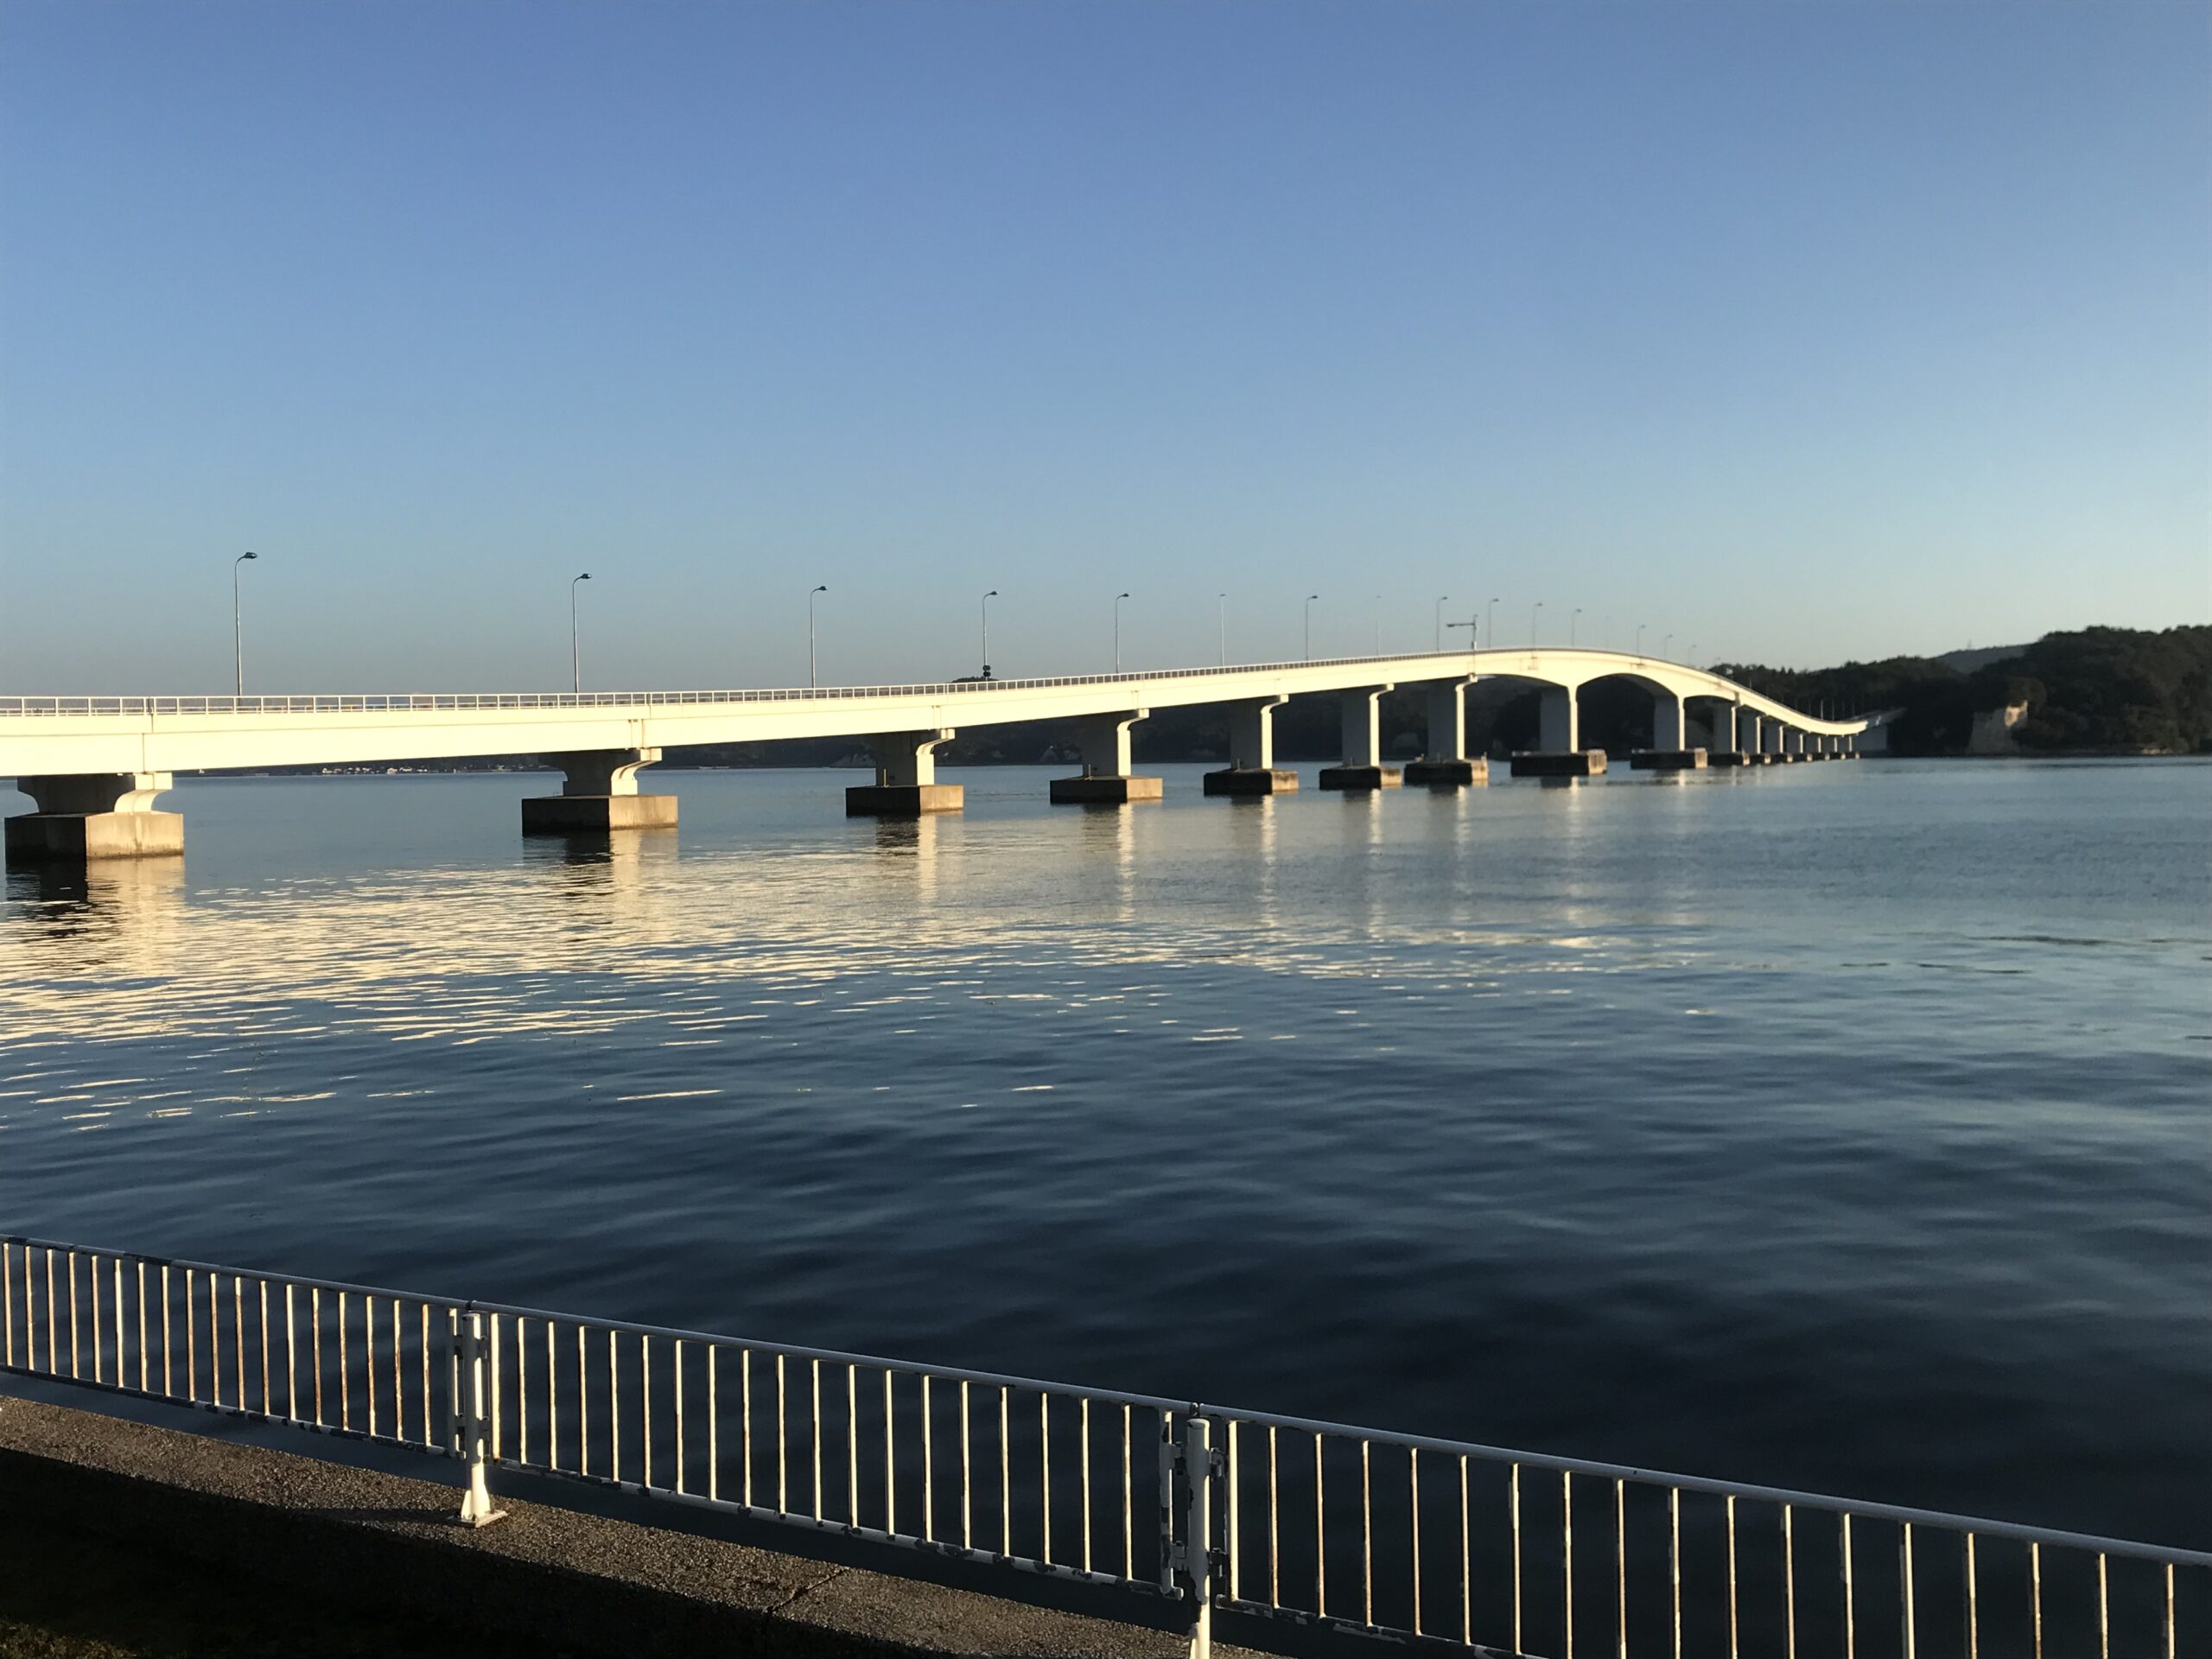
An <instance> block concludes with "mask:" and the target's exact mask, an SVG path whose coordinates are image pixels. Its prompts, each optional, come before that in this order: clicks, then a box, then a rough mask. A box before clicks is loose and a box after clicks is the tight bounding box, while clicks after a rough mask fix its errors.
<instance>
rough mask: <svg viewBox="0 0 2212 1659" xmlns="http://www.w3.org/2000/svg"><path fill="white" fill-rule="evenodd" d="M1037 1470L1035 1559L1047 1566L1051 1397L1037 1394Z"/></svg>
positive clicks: (1049, 1534) (1050, 1471) (1050, 1495)
mask: <svg viewBox="0 0 2212 1659" xmlns="http://www.w3.org/2000/svg"><path fill="white" fill-rule="evenodd" d="M1037 1468H1038V1475H1039V1479H1038V1489H1039V1490H1038V1497H1039V1503H1040V1505H1041V1510H1040V1513H1039V1517H1038V1518H1039V1537H1038V1554H1037V1559H1038V1560H1040V1561H1043V1562H1045V1563H1046V1564H1047V1565H1048V1566H1049V1565H1050V1564H1051V1562H1052V1395H1050V1394H1049V1393H1046V1391H1045V1390H1043V1389H1039V1390H1038V1393H1037Z"/></svg>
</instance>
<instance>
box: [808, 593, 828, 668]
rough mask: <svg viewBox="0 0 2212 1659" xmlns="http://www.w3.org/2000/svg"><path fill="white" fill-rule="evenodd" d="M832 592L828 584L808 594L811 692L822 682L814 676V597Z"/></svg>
mask: <svg viewBox="0 0 2212 1659" xmlns="http://www.w3.org/2000/svg"><path fill="white" fill-rule="evenodd" d="M828 592H829V586H828V584H826V583H825V584H823V586H822V587H819V588H809V589H808V590H807V594H806V683H807V687H808V689H809V690H812V689H813V688H814V687H815V686H817V685H819V684H820V683H821V682H820V681H819V680H817V678H815V676H814V596H815V594H826V593H828Z"/></svg>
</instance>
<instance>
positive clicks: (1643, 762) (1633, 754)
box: [1628, 749, 1708, 772]
mask: <svg viewBox="0 0 2212 1659" xmlns="http://www.w3.org/2000/svg"><path fill="white" fill-rule="evenodd" d="M1707 760H1708V757H1707V754H1706V752H1705V751H1704V750H1703V749H1630V751H1629V756H1628V766H1629V770H1630V772H1702V771H1704V770H1705V767H1706V764H1707Z"/></svg>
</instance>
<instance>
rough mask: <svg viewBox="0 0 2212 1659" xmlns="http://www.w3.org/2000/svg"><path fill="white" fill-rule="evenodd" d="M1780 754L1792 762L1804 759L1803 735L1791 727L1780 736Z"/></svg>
mask: <svg viewBox="0 0 2212 1659" xmlns="http://www.w3.org/2000/svg"><path fill="white" fill-rule="evenodd" d="M1782 752H1783V753H1784V754H1786V755H1788V756H1789V758H1790V759H1791V760H1803V759H1804V758H1805V734H1804V733H1802V732H1801V731H1799V730H1798V729H1797V728H1796V727H1795V726H1792V727H1791V728H1789V730H1788V731H1786V732H1784V733H1783V734H1782Z"/></svg>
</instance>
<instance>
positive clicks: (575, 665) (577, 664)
mask: <svg viewBox="0 0 2212 1659" xmlns="http://www.w3.org/2000/svg"><path fill="white" fill-rule="evenodd" d="M590 580H591V572H590V571H588V570H587V571H585V572H584V573H583V574H582V575H580V576H573V577H571V578H569V690H571V691H575V692H579V693H581V692H582V690H583V689H584V659H583V656H582V652H579V651H578V650H577V648H576V583H578V582H589V581H590Z"/></svg>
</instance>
